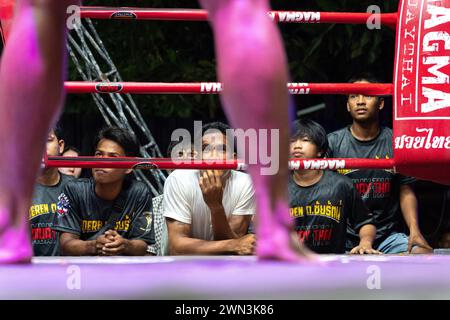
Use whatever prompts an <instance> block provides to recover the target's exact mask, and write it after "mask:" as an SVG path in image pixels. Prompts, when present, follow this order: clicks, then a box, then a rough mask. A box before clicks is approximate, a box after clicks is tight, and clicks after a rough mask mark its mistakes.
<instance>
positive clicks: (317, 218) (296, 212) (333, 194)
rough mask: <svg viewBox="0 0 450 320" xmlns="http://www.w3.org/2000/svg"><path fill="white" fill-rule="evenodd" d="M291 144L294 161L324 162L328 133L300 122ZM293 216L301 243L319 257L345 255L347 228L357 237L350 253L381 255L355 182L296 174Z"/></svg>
mask: <svg viewBox="0 0 450 320" xmlns="http://www.w3.org/2000/svg"><path fill="white" fill-rule="evenodd" d="M294 127H295V128H294V130H295V131H294V134H293V136H292V137H291V141H290V156H291V157H292V158H303V159H312V158H321V157H323V156H324V155H325V153H326V151H327V147H328V142H327V136H326V132H325V130H324V129H323V128H322V127H321V126H320V125H319V124H318V123H316V122H314V121H309V120H299V121H298V122H296V124H295V126H294ZM289 201H290V213H291V216H292V218H293V219H295V228H296V231H297V234H298V236H299V239H300V240H302V241H303V242H304V243H305V244H306V245H307V246H308V247H309V248H310V249H312V250H313V251H315V252H317V253H344V252H345V251H346V242H347V228H352V232H354V233H356V234H358V240H359V241H358V242H357V245H355V247H354V248H350V249H351V253H356V254H365V253H367V254H371V253H379V252H377V251H376V250H374V249H373V248H372V242H373V240H374V239H375V234H376V229H375V226H374V225H373V224H372V223H373V222H372V216H371V214H370V213H369V211H368V210H367V208H366V207H365V206H364V203H363V202H362V200H361V197H360V196H359V194H358V193H357V191H356V189H355V188H354V187H353V184H352V181H351V180H350V179H348V178H346V177H343V176H341V175H339V174H337V173H335V172H332V171H323V170H297V171H294V172H293V174H292V175H291V176H290V179H289Z"/></svg>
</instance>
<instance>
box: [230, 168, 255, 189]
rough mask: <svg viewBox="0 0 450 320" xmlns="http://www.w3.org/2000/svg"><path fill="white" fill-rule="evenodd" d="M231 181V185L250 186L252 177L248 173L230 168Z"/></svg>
mask: <svg viewBox="0 0 450 320" xmlns="http://www.w3.org/2000/svg"><path fill="white" fill-rule="evenodd" d="M230 180H231V183H232V184H233V186H243V187H248V186H250V187H252V186H253V183H252V178H251V177H250V175H249V174H248V173H245V172H241V171H235V170H231V177H230Z"/></svg>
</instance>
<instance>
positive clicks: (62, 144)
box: [58, 140, 66, 155]
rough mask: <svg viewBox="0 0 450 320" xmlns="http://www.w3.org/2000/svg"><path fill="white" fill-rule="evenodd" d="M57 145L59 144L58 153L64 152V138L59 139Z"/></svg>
mask: <svg viewBox="0 0 450 320" xmlns="http://www.w3.org/2000/svg"><path fill="white" fill-rule="evenodd" d="M58 145H59V147H58V151H59V154H60V155H61V154H62V153H63V152H64V146H65V145H66V143H65V142H64V140H59V141H58Z"/></svg>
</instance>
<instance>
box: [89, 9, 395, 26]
mask: <svg viewBox="0 0 450 320" xmlns="http://www.w3.org/2000/svg"><path fill="white" fill-rule="evenodd" d="M268 15H269V16H270V17H271V18H272V19H273V20H274V21H276V22H280V23H340V24H366V23H367V21H368V20H369V19H370V18H371V17H372V13H360V12H313V11H281V10H279V11H270V12H268ZM81 18H91V19H116V20H178V21H206V20H207V19H208V13H207V12H206V11H205V10H199V9H153V8H127V7H122V8H121V7H119V8H110V7H82V8H81ZM380 22H381V24H383V25H387V26H390V27H394V28H395V25H396V23H397V13H396V12H395V13H382V14H380Z"/></svg>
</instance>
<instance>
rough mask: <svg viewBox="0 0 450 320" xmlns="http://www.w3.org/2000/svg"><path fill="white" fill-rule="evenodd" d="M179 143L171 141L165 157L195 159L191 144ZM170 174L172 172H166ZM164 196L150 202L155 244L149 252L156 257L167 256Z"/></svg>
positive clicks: (167, 244) (150, 247)
mask: <svg viewBox="0 0 450 320" xmlns="http://www.w3.org/2000/svg"><path fill="white" fill-rule="evenodd" d="M180 143H181V142H180V141H171V142H170V144H169V147H168V148H167V154H166V156H167V157H168V158H171V159H178V160H179V159H189V160H193V159H195V156H196V153H195V151H194V147H193V146H192V144H189V145H187V146H186V145H180ZM167 171H168V172H172V171H173V170H167ZM163 201H164V194H160V195H159V196H157V197H154V198H153V200H152V205H153V215H154V218H155V244H154V245H151V246H149V248H148V250H149V252H152V253H153V254H155V255H158V256H166V255H168V254H169V237H168V234H167V225H166V219H165V218H164V206H163Z"/></svg>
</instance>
